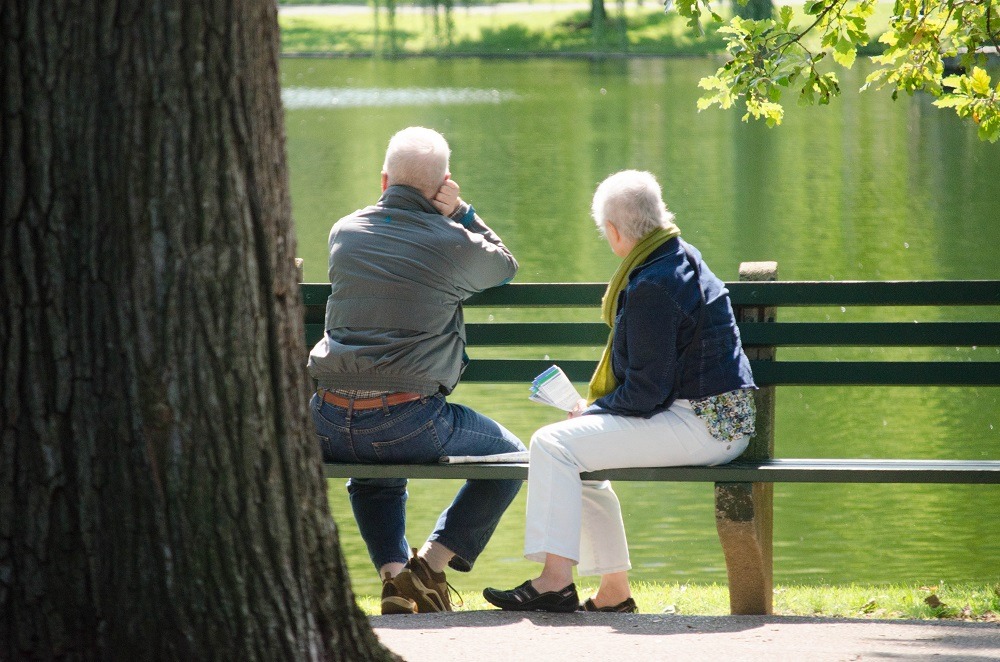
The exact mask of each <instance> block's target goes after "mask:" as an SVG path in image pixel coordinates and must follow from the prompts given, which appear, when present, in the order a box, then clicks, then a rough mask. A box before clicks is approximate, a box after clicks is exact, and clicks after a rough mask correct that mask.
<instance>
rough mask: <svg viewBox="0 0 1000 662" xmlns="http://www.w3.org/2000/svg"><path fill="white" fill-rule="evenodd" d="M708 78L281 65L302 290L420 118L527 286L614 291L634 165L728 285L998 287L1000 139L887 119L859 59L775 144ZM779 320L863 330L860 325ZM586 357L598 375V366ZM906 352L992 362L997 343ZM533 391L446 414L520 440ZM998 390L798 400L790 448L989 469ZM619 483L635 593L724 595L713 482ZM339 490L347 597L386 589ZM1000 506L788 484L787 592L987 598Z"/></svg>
mask: <svg viewBox="0 0 1000 662" xmlns="http://www.w3.org/2000/svg"><path fill="white" fill-rule="evenodd" d="M717 66H718V63H717V62H716V61H714V60H709V59H670V60H662V59H636V60H611V61H605V62H589V61H583V60H561V59H541V60H511V61H492V60H476V59H459V60H440V61H438V60H431V59H408V60H400V61H373V60H367V59H365V60H314V59H287V60H284V61H283V62H282V85H283V89H284V98H285V103H286V108H287V117H288V120H287V127H288V146H289V158H290V164H291V187H292V201H293V207H294V211H293V213H294V216H295V222H296V227H297V233H298V240H299V248H298V254H299V255H300V256H302V257H303V258H305V260H306V264H305V277H306V280H307V281H311V282H322V281H324V280H325V278H326V238H327V233H328V232H329V229H330V225H331V224H332V223H333V222H334V221H336V220H337V218H339V217H340V216H342V215H344V214H345V213H348V212H350V211H351V210H353V209H356V208H359V207H363V206H365V205H367V204H370V203H371V202H373V201H375V200H376V199H377V198H378V195H379V171H380V167H381V164H382V159H383V157H384V151H385V146H386V143H387V142H388V139H389V137H390V136H391V135H392V134H393V133H394V132H395V131H397V130H399V129H401V128H403V127H405V126H408V125H425V126H430V127H433V128H436V129H438V130H440V131H441V132H442V133H444V135H445V136H446V137H447V138H448V140H449V142H450V144H451V146H452V162H451V169H452V172H453V174H454V178H455V180H456V181H458V182H459V184H460V185H461V187H462V195H463V197H464V198H465V199H467V200H468V201H470V202H471V203H472V204H474V205H475V207H476V209H477V210H478V211H479V212H480V214H481V215H482V216H483V217H484V218H485V219H486V220H487V222H488V223H490V225H491V226H492V227H493V228H494V229H495V230H496V231H497V232H498V233H499V234H500V235H501V236H502V237H503V239H504V241H505V242H506V243H507V245H508V246H509V247H510V248H511V249H512V250H513V251H514V253H515V255H516V256H517V258H518V260H519V261H520V264H521V270H520V273H519V274H518V277H517V280H518V281H520V282H531V281H606V280H607V279H608V277H609V276H610V275H611V274H612V273H613V271H614V269H615V267H616V266H617V263H618V261H617V258H615V257H614V256H613V255H612V254H611V252H610V250H608V248H607V245H606V244H605V243H604V242H603V240H601V239H600V238H599V236H598V235H597V232H596V230H595V228H594V225H593V223H592V221H591V220H590V218H589V208H590V199H591V195H592V194H593V190H594V187H595V186H596V184H597V183H598V182H599V181H600V180H602V179H603V178H604V177H605V176H607V175H608V174H610V173H612V172H615V171H617V170H620V169H624V168H639V169H645V170H650V171H652V172H654V173H655V174H656V175H657V177H658V178H659V180H660V182H661V184H662V186H663V189H664V195H665V198H666V201H667V204H668V206H669V207H670V208H671V210H672V211H673V212H674V213H675V214H676V215H677V222H678V224H679V225H680V227H681V229H682V231H683V234H684V236H685V238H687V239H688V240H689V241H691V242H692V243H694V244H695V245H697V246H698V247H699V249H701V251H702V252H703V254H704V255H705V258H706V260H707V262H708V264H709V265H710V266H711V267H712V269H713V270H714V271H715V272H716V273H717V274H718V275H719V276H720V277H722V278H723V279H726V280H734V279H735V278H736V276H737V273H738V268H739V263H740V262H741V261H751V260H776V261H777V262H778V265H779V275H780V277H781V278H782V279H787V280H829V279H837V280H869V279H870V280H905V279H970V278H989V279H995V278H998V277H1000V269H998V261H997V256H998V249H997V247H998V245H1000V203H998V199H997V193H998V192H1000V145H989V144H983V143H980V142H979V141H978V140H977V138H976V135H975V131H974V129H973V128H972V127H970V126H968V125H966V124H963V123H962V122H960V121H959V120H958V119H957V118H956V117H954V115H953V114H949V113H948V112H945V111H942V110H939V109H936V108H934V107H933V106H932V105H931V100H930V99H929V98H927V97H926V96H916V97H912V98H902V99H900V100H898V101H896V102H895V103H893V102H892V101H891V100H890V99H889V98H888V97H887V95H883V94H871V93H865V94H862V95H858V94H856V93H855V92H854V91H855V90H857V88H859V87H860V86H861V84H862V83H863V82H864V75H865V71H864V67H863V66H861V67H860V70H859V71H855V72H848V73H847V74H846V75H843V76H842V77H841V83H842V88H843V89H844V90H845V94H844V96H843V97H842V98H840V99H838V100H836V101H835V102H834V103H833V104H832V105H831V106H830V107H826V108H805V109H803V108H798V107H797V106H796V105H795V102H794V98H793V99H791V101H790V103H789V104H788V107H787V108H786V120H785V123H784V125H783V126H781V127H779V128H776V129H767V128H766V127H764V126H763V125H758V124H753V125H747V124H744V123H743V122H741V121H740V119H739V117H740V114H739V113H736V112H720V111H717V110H710V111H705V112H702V113H699V112H697V110H696V107H695V101H696V99H697V96H698V88H697V82H698V79H699V78H700V77H702V76H704V75H707V74H709V73H711V72H713V71H714V69H715V68H716V67H717ZM474 312H477V314H478V311H474ZM481 314H482V315H488V314H492V313H490V312H489V311H487V312H483V313H481ZM497 314H498V315H499V314H502V311H497ZM783 314H784V313H783ZM893 314H894V315H897V316H898V318H899V319H904V320H909V319H940V318H941V317H942V316H943V315H944V313H942V312H941V311H937V310H933V309H932V310H927V309H923V310H921V309H907V310H899V311H894V312H893ZM966 314H967V313H966ZM784 315H785V316H784V319H793V316H794V319H802V320H818V321H824V320H831V319H834V320H836V321H840V320H861V319H866V318H867V317H866V315H867V313H866V311H863V310H854V309H839V310H837V309H834V310H833V311H832V312H831V311H830V310H808V309H807V310H801V311H795V312H794V313H789V314H784ZM953 315H957V316H958V317H959V318H960V317H961V316H962V315H963V312H962V311H959V312H958V313H953ZM991 315H993V316H994V318H997V317H998V316H1000V312H998V311H992V312H991ZM583 351H584V352H590V353H589V354H586V355H588V356H591V355H592V356H595V358H596V353H597V350H596V349H594V350H583ZM896 353H898V354H902V355H904V356H905V357H907V358H922V359H924V358H929V359H947V360H961V358H960V357H965V358H976V359H991V360H1000V351H998V349H997V348H995V347H989V348H976V349H947V348H946V349H937V350H929V349H928V350H924V349H920V350H896ZM799 355H801V356H808V355H809V350H799V353H798V354H797V356H799ZM869 355H870V350H867V349H857V350H851V351H850V352H847V353H844V354H843V355H842V356H843V358H845V359H850V358H862V357H864V356H869ZM785 356H786V358H789V357H790V356H791V355H790V354H786V355H785ZM956 357H959V358H956ZM473 358H475V355H473ZM552 358H553V359H558V358H559V356H558V355H557V354H556V353H555V352H554V353H553V356H552ZM998 367H1000V366H998ZM525 396H526V386H522V385H510V386H506V385H505V386H485V385H462V386H460V387H459V388H458V389H457V390H456V392H455V394H454V398H453V399H454V400H456V401H459V402H464V403H466V404H469V405H471V406H473V407H475V408H477V409H479V410H480V411H483V412H484V413H487V414H489V415H491V416H493V417H495V418H496V419H497V420H499V421H500V422H502V423H503V424H504V425H506V426H507V427H509V428H510V429H511V430H513V431H514V432H515V433H517V434H518V435H519V436H521V437H522V439H524V440H525V441H527V439H528V438H529V437H530V435H531V432H532V431H533V430H534V429H536V428H537V427H539V426H541V425H544V424H546V423H549V422H552V421H554V420H557V419H558V418H559V414H558V412H555V410H552V409H551V408H548V407H544V406H542V405H537V404H533V403H530V402H528V401H527V400H526V397H525ZM998 396H1000V392H998V390H997V389H995V388H993V389H990V388H982V389H953V388H890V389H886V388H832V389H831V388H795V387H784V388H782V389H781V390H779V395H778V413H777V418H778V421H777V430H778V438H777V440H776V449H777V454H778V455H779V456H780V455H784V456H788V457H790V456H800V457H838V456H839V457H915V458H923V457H936V458H957V459H998V458H1000V415H998V411H1000V407H998ZM800 433H804V434H801V435H800ZM456 489H457V485H455V484H450V483H445V482H441V481H436V482H435V481H415V482H413V483H412V484H411V489H410V521H409V524H408V531H409V535H410V538H411V544H414V545H419V544H420V543H421V542H422V541H423V540H424V538H425V537H426V535H427V533H429V531H430V529H431V527H432V526H433V523H434V520H435V519H436V517H437V514H438V512H439V510H440V509H441V508H443V507H444V506H445V505H447V503H448V502H449V501H450V498H451V495H452V494H453V493H454V491H455V490H456ZM616 490H617V491H618V492H619V495H620V497H621V500H622V504H623V510H624V513H625V519H626V527H627V529H628V533H629V541H630V549H631V551H632V555H633V565H634V570H633V577H634V578H635V579H637V580H640V581H663V580H666V581H677V582H724V581H725V565H724V560H723V557H722V552H721V550H720V548H719V543H718V539H717V537H716V533H715V527H714V519H713V516H714V515H713V503H712V487H711V486H710V485H699V484H692V485H686V484H678V485H669V484H663V485H661V484H624V483H623V484H619V485H616ZM330 495H331V501H332V507H333V511H334V516H335V518H336V520H337V522H338V524H339V525H340V530H341V542H342V544H343V547H344V548H345V551H346V552H347V554H348V558H349V564H350V567H351V569H352V574H353V577H354V581H355V587H356V590H357V591H358V592H359V593H363V594H365V593H367V594H375V593H377V591H378V587H379V584H378V581H377V578H376V576H375V573H374V571H373V570H372V568H371V566H370V564H369V563H368V560H367V555H366V553H365V551H364V547H363V545H362V544H361V542H360V538H359V537H358V534H357V529H356V526H355V524H354V522H353V519H352V517H351V515H350V509H349V506H348V505H347V499H346V494H345V491H344V489H343V485H342V481H331V484H330ZM523 510H524V495H523V492H522V495H521V496H520V497H519V499H518V501H516V502H515V503H514V505H513V506H512V507H511V509H510V510H509V511H508V512H507V514H506V515H505V517H504V519H503V521H502V522H501V525H500V529H499V530H498V532H497V534H496V535H495V536H494V539H493V541H492V542H491V544H490V546H489V547H488V548H487V550H486V552H485V553H484V555H483V557H482V558H481V559H480V562H479V564H478V565H477V567H476V569H475V570H474V571H473V573H471V574H469V575H460V574H458V573H451V575H450V576H449V579H450V580H451V581H452V583H453V584H455V585H456V586H457V587H458V588H459V590H461V591H471V592H475V591H478V590H479V589H481V588H482V587H483V586H484V585H494V586H497V585H499V586H507V585H513V584H516V583H520V582H521V581H522V580H523V579H525V578H527V577H529V576H532V573H534V572H536V571H537V566H535V565H534V564H530V563H528V562H527V561H524V560H523V559H522V558H521V544H522V540H523V538H522V536H523V522H524V513H523ZM998 511H1000V488H997V487H996V486H906V485H902V486H901V485H890V486H880V485H805V486H803V485H778V486H776V489H775V531H774V541H775V545H774V559H775V561H774V576H775V582H776V583H779V584H780V583H805V584H820V583H828V582H829V583H849V582H866V583H899V582H906V583H914V582H919V583H925V584H936V583H938V582H941V581H944V582H961V581H977V582H984V581H990V582H993V581H997V580H998V579H1000V536H997V526H996V520H997V514H998ZM584 584H585V585H589V583H588V582H584Z"/></svg>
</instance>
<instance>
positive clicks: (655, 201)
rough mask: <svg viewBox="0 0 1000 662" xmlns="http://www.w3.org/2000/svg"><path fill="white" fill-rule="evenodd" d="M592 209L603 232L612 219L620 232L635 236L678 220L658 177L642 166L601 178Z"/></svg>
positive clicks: (638, 237) (630, 236)
mask: <svg viewBox="0 0 1000 662" xmlns="http://www.w3.org/2000/svg"><path fill="white" fill-rule="evenodd" d="M591 210H592V212H593V214H594V222H595V223H597V229H599V230H600V231H601V234H602V235H603V234H605V231H606V229H607V223H608V221H611V222H612V223H614V225H615V227H616V228H618V232H620V233H621V234H622V235H623V236H625V237H626V238H628V239H634V240H639V239H642V238H643V237H645V236H646V235H647V234H649V233H650V232H652V231H653V230H655V229H657V228H665V227H668V226H669V225H670V224H672V223H673V222H674V215H673V214H672V213H671V212H670V211H668V210H667V206H666V204H664V202H663V192H662V191H661V190H660V184H659V183H658V182H657V181H656V177H654V176H653V174H652V173H649V172H645V171H642V170H622V171H621V172H616V173H615V174H613V175H611V176H610V177H608V178H607V179H605V180H604V181H603V182H601V184H600V186H598V187H597V191H595V192H594V203H593V206H592V207H591Z"/></svg>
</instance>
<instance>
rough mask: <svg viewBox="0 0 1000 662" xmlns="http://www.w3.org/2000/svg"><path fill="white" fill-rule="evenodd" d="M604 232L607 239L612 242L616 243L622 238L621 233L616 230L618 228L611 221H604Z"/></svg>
mask: <svg viewBox="0 0 1000 662" xmlns="http://www.w3.org/2000/svg"><path fill="white" fill-rule="evenodd" d="M604 234H606V235H607V237H608V241H610V242H611V243H612V244H617V243H618V242H620V241H621V240H622V235H621V233H620V232H619V231H618V228H617V227H615V224H614V223H612V222H611V221H604Z"/></svg>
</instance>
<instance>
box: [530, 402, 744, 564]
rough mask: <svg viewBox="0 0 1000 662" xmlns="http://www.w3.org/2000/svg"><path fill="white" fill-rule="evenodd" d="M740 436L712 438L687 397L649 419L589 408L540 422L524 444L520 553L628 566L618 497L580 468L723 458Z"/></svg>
mask: <svg viewBox="0 0 1000 662" xmlns="http://www.w3.org/2000/svg"><path fill="white" fill-rule="evenodd" d="M748 441H749V439H748V438H743V439H739V440H736V441H734V442H722V441H719V440H717V439H715V438H714V437H713V436H712V435H710V434H709V433H708V429H707V428H706V427H705V424H704V423H703V422H702V420H701V419H700V418H698V417H697V416H696V415H695V414H694V412H693V411H692V410H691V405H690V403H689V402H688V401H687V400H677V401H676V402H674V404H673V405H671V407H670V409H668V410H667V411H664V412H661V413H659V414H656V415H655V416H653V417H651V418H638V417H632V416H615V415H610V414H594V415H586V416H577V417H576V418H572V419H569V420H566V421H562V422H560V423H554V424H552V425H547V426H545V427H543V428H541V429H540V430H538V431H537V432H536V433H535V434H534V435H533V436H532V438H531V446H530V451H531V460H530V464H529V469H528V505H527V516H526V526H525V536H524V556H525V558H527V559H528V560H530V561H537V562H539V563H543V562H544V561H545V555H546V554H557V555H559V556H563V557H566V558H569V559H572V560H574V561H576V562H577V563H578V564H579V567H578V574H580V575H604V574H608V573H612V572H620V571H623V570H628V569H630V568H631V567H632V566H631V564H630V563H629V555H628V543H627V541H626V539H625V525H624V522H623V521H622V511H621V505H620V504H619V502H618V496H617V495H616V494H615V492H614V490H613V489H612V488H611V483H610V481H581V480H580V472H581V471H597V470H599V469H615V468H620V467H669V466H688V465H700V466H710V465H714V464H724V463H726V462H729V461H730V460H732V459H734V458H736V457H738V456H739V455H740V453H742V452H743V450H744V449H745V448H746V446H747V442H748Z"/></svg>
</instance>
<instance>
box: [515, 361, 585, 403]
mask: <svg viewBox="0 0 1000 662" xmlns="http://www.w3.org/2000/svg"><path fill="white" fill-rule="evenodd" d="M528 398H529V399H530V400H534V401H535V402H541V403H542V404H546V405H551V406H553V407H558V408H559V409H562V410H563V411H572V410H573V408H574V407H576V403H578V402H579V401H580V399H581V398H582V396H581V395H580V393H579V392H578V391H577V390H576V388H575V387H574V386H573V383H572V382H571V381H569V377H567V376H566V373H565V372H563V371H562V368H560V367H559V366H557V365H554V366H552V367H551V368H549V369H548V370H546V371H545V372H543V373H542V374H540V375H538V376H537V377H535V379H534V381H533V382H531V395H529V396H528Z"/></svg>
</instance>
